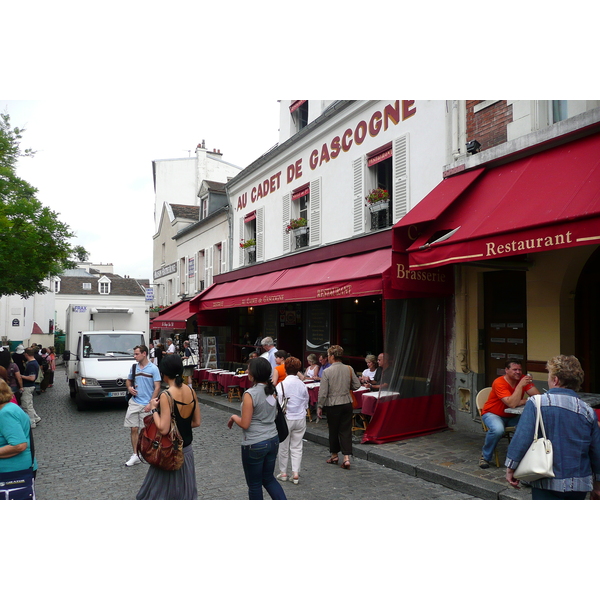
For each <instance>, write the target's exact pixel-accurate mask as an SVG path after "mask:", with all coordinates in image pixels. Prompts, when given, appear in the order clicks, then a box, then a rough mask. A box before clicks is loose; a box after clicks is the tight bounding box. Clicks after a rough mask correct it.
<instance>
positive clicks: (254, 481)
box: [242, 436, 287, 500]
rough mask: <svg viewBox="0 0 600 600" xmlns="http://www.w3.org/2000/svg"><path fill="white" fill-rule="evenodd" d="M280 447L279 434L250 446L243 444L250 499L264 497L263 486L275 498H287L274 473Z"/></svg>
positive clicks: (243, 461)
mask: <svg viewBox="0 0 600 600" xmlns="http://www.w3.org/2000/svg"><path fill="white" fill-rule="evenodd" d="M278 449H279V437H278V436H275V437H274V438H271V439H270V440H265V441H264V442H256V444H251V445H250V446H242V466H243V467H244V475H245V476H246V483H247V484H248V498H249V499H250V500H262V499H263V491H262V489H263V486H264V488H265V489H266V490H267V492H268V493H269V496H271V498H272V499H273V500H287V498H286V496H285V493H284V491H283V488H282V487H281V485H280V484H279V481H277V479H275V476H274V475H273V471H274V470H275V461H276V460H277V450H278Z"/></svg>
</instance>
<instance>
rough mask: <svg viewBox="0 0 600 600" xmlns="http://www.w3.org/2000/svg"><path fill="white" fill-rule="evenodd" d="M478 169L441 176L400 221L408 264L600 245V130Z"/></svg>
mask: <svg viewBox="0 0 600 600" xmlns="http://www.w3.org/2000/svg"><path fill="white" fill-rule="evenodd" d="M480 175H481V171H479V172H477V171H475V172H473V173H472V175H469V173H464V174H462V175H459V176H456V177H452V178H449V179H446V180H444V181H443V182H442V183H441V184H440V185H439V186H438V187H437V188H435V190H434V191H433V192H432V193H431V194H429V195H428V196H427V197H426V198H424V199H423V200H422V201H421V202H420V203H419V204H418V205H417V206H416V207H415V208H414V209H413V210H411V211H410V212H409V213H408V214H407V215H406V217H404V218H403V219H401V220H400V221H399V222H398V223H397V224H396V225H395V227H394V229H395V231H394V249H396V250H407V251H408V255H409V265H410V268H411V269H432V268H435V267H439V266H443V265H448V264H452V263H461V262H472V261H481V260H487V259H493V258H502V257H507V256H515V255H522V254H528V253H533V252H542V251H547V250H557V249H561V248H569V247H575V246H580V245H587V244H599V243H600V135H594V136H590V137H587V138H584V139H582V140H577V141H575V142H570V143H568V144H564V145H562V146H558V147H555V148H552V149H550V150H547V151H545V152H540V153H538V154H534V155H532V156H529V157H527V158H522V159H520V160H516V161H514V162H511V163H508V164H505V165H502V166H500V167H496V168H491V169H489V170H486V171H485V173H484V174H483V175H481V176H480ZM470 177H471V178H472V180H471V181H469V179H470ZM453 180H454V181H453ZM461 188H462V189H461ZM427 220H429V223H427V222H426V221H427ZM411 228H412V234H413V235H410V234H409V231H411Z"/></svg>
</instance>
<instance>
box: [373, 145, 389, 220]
mask: <svg viewBox="0 0 600 600" xmlns="http://www.w3.org/2000/svg"><path fill="white" fill-rule="evenodd" d="M392 152H393V151H392V146H391V144H388V145H387V146H384V147H382V148H379V149H378V150H375V151H374V152H371V153H370V154H368V155H367V167H368V173H367V182H368V183H367V186H368V189H367V194H370V193H371V191H372V190H385V191H386V192H387V194H388V196H389V198H388V200H386V201H380V202H373V203H367V207H368V209H369V220H370V226H371V231H375V230H378V229H385V228H386V227H391V225H392V219H393V210H392V207H393V198H392V196H393V187H394V186H393V165H392V158H393V156H392Z"/></svg>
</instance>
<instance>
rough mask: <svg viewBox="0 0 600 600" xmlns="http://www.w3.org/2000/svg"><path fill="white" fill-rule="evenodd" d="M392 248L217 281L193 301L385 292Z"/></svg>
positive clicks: (242, 302) (272, 300)
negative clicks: (386, 273) (384, 281)
mask: <svg viewBox="0 0 600 600" xmlns="http://www.w3.org/2000/svg"><path fill="white" fill-rule="evenodd" d="M391 259H392V253H391V251H390V248H385V249H380V250H374V251H373V252H367V253H365V254H357V255H354V256H342V257H340V258H336V259H333V260H329V261H324V262H321V263H318V264H310V265H303V266H301V267H294V268H291V269H283V270H281V271H273V272H271V273H265V274H262V275H256V276H254V277H248V278H245V279H238V280H236V281H229V282H226V283H220V284H215V285H213V286H211V287H210V288H208V289H207V290H206V291H204V292H202V293H201V294H199V295H198V296H196V298H194V299H193V300H192V301H191V302H192V306H193V308H194V309H195V310H200V311H202V310H213V309H220V308H235V307H242V306H259V305H263V304H277V303H282V302H305V301H312V300H328V299H333V298H355V297H359V296H372V295H377V294H382V293H383V288H384V283H383V273H384V272H385V271H386V270H387V269H389V268H390V266H391Z"/></svg>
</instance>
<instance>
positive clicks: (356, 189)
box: [352, 156, 365, 234]
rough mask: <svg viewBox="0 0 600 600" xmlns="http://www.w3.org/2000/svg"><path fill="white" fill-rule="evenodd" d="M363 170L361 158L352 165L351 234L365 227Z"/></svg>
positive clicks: (361, 230) (362, 159)
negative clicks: (352, 202) (352, 212)
mask: <svg viewBox="0 0 600 600" xmlns="http://www.w3.org/2000/svg"><path fill="white" fill-rule="evenodd" d="M363 170H364V158H363V157H362V156H361V157H360V158H357V159H356V160H355V161H354V162H353V163H352V171H353V173H354V179H353V199H354V223H353V230H352V231H353V233H354V234H357V233H362V232H363V231H364V225H365V201H364V198H363V196H364V191H363V179H364V177H363Z"/></svg>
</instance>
